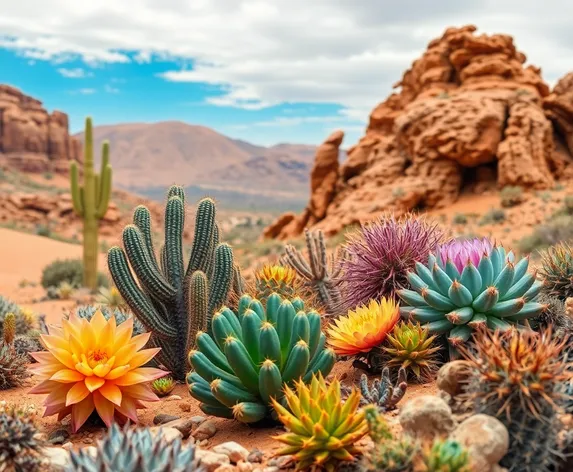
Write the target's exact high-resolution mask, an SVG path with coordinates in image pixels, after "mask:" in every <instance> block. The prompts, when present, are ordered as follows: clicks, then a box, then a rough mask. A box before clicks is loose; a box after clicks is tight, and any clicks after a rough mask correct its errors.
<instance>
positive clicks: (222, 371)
mask: <svg viewBox="0 0 573 472" xmlns="http://www.w3.org/2000/svg"><path fill="white" fill-rule="evenodd" d="M320 321H321V320H320V315H319V314H318V313H317V312H315V311H309V312H306V311H304V304H303V302H302V301H301V300H300V299H296V298H295V299H293V300H290V301H289V300H286V299H285V300H283V299H282V298H281V297H280V296H279V295H278V294H276V293H274V294H272V295H270V296H269V298H268V300H267V303H266V307H263V305H262V303H261V302H260V301H259V300H256V299H252V298H251V297H250V296H249V295H243V296H242V297H241V299H240V300H239V308H238V315H236V314H235V313H233V311H231V310H230V309H229V308H227V307H224V308H222V309H221V310H220V311H219V312H217V313H215V315H214V316H213V319H212V323H211V330H212V335H209V334H207V333H204V332H199V333H198V334H197V337H196V343H195V345H196V349H195V350H192V351H191V352H190V353H189V362H190V364H191V366H192V367H193V371H192V372H190V373H189V375H188V376H187V384H188V386H189V393H190V394H191V396H192V397H193V398H195V399H197V400H199V401H200V402H201V409H202V410H203V411H204V412H205V413H207V414H211V415H214V416H221V417H225V418H235V419H237V420H238V421H241V422H243V423H256V422H258V421H261V420H263V419H265V418H269V417H272V408H271V407H270V403H271V399H272V398H275V399H277V400H279V401H280V399H281V398H282V397H283V395H284V391H283V386H284V384H287V385H293V384H294V382H295V381H297V380H299V379H301V378H302V381H303V382H306V383H307V382H310V380H311V378H312V375H313V374H314V373H318V372H321V373H322V375H324V376H326V375H328V374H329V372H330V371H331V370H332V367H333V366H334V362H335V360H336V355H335V354H334V352H333V351H332V350H331V349H330V348H325V343H326V337H325V335H324V334H323V333H322V331H321V323H320Z"/></svg>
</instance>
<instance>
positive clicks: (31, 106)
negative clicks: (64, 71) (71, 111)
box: [0, 85, 81, 173]
mask: <svg viewBox="0 0 573 472" xmlns="http://www.w3.org/2000/svg"><path fill="white" fill-rule="evenodd" d="M80 158H81V146H80V142H79V141H78V140H77V139H74V138H71V137H70V135H69V132H68V115H66V114H65V113H62V112H60V111H54V112H53V113H51V114H49V113H48V112H47V111H46V110H45V109H44V108H43V107H42V102H40V101H39V100H36V99H34V98H32V97H29V96H27V95H24V94H23V93H22V92H20V91H19V90H18V89H16V88H14V87H10V86H8V85H0V163H1V164H3V165H6V166H9V167H13V168H17V169H19V170H22V171H27V172H48V171H49V172H62V173H65V172H67V171H68V168H69V162H70V161H71V160H72V159H76V160H77V159H80Z"/></svg>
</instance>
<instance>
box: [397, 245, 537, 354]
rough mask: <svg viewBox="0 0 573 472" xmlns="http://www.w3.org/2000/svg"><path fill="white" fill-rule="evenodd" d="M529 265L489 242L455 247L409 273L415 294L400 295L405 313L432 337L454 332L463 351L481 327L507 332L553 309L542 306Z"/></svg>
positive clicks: (454, 341) (403, 292) (440, 251)
mask: <svg viewBox="0 0 573 472" xmlns="http://www.w3.org/2000/svg"><path fill="white" fill-rule="evenodd" d="M528 265H529V259H528V258H523V259H520V260H519V261H516V258H515V255H514V254H513V252H511V251H510V252H508V253H507V252H506V250H505V249H504V248H503V246H498V245H494V244H492V243H491V241H490V240H489V239H487V238H484V239H481V240H480V239H474V240H464V241H451V242H449V243H446V244H444V245H442V246H440V247H439V248H438V250H437V252H436V254H433V253H432V254H430V256H429V258H428V263H427V264H426V265H424V264H422V263H420V262H417V263H416V269H415V272H409V273H408V280H409V282H410V285H411V287H412V289H403V290H399V291H398V292H397V294H398V296H399V297H400V298H401V299H402V300H403V301H404V303H405V305H403V306H402V307H401V309H400V312H401V313H402V315H403V316H404V317H406V318H408V317H409V318H412V319H414V320H415V321H418V322H420V323H421V324H423V325H426V326H427V327H428V328H429V331H430V333H433V334H439V333H446V332H448V333H449V334H448V341H449V343H450V345H451V347H453V348H457V347H458V346H460V345H461V344H463V343H465V342H466V341H468V340H469V339H470V336H471V334H472V330H474V329H476V328H477V327H480V326H487V327H488V328H490V329H502V330H505V329H507V328H509V327H511V325H512V324H519V323H521V322H522V321H524V320H527V319H528V318H532V317H535V316H538V315H539V314H540V313H542V312H543V311H544V310H545V309H546V308H547V307H546V305H543V304H541V303H538V302H537V301H536V300H537V297H538V295H539V293H540V291H541V286H542V283H541V282H540V281H536V274H535V273H529V272H528V271H527V269H528ZM450 353H451V355H452V356H455V355H456V354H455V351H454V350H450Z"/></svg>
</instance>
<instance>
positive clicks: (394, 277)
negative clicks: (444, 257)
mask: <svg viewBox="0 0 573 472" xmlns="http://www.w3.org/2000/svg"><path fill="white" fill-rule="evenodd" d="M443 239H444V234H443V232H442V231H441V230H440V229H439V228H438V227H437V225H435V224H433V223H429V222H427V221H426V220H424V219H423V218H420V217H419V216H415V215H411V214H408V215H405V216H403V217H401V218H394V217H393V216H389V217H385V218H382V219H381V220H379V221H377V222H374V223H371V224H369V225H365V226H362V228H361V229H360V231H359V232H357V233H354V234H351V235H350V237H349V241H348V243H347V244H346V245H345V246H344V249H345V251H346V254H347V257H345V258H344V259H343V260H342V274H341V277H340V278H341V284H342V289H343V290H342V294H343V299H344V300H343V303H344V304H345V306H346V308H347V309H352V308H356V307H358V306H361V305H365V304H368V303H369V302H370V300H380V299H381V298H382V297H387V298H394V296H395V293H396V290H399V289H403V288H408V287H409V282H408V272H409V271H410V270H412V269H413V268H414V264H415V263H416V261H420V260H425V259H427V258H428V255H429V253H430V252H431V251H434V250H435V249H436V247H437V245H438V243H440V242H441V241H442V240H443Z"/></svg>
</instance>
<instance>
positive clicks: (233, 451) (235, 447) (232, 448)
mask: <svg viewBox="0 0 573 472" xmlns="http://www.w3.org/2000/svg"><path fill="white" fill-rule="evenodd" d="M213 452H216V453H217V454H225V455H226V456H227V457H228V458H229V459H231V462H232V463H234V464H236V463H237V462H239V461H241V460H243V461H244V460H247V457H249V451H248V450H247V449H245V448H244V447H243V446H241V445H240V444H239V443H236V442H235V441H228V442H226V443H223V444H219V445H218V446H215V447H214V448H213Z"/></svg>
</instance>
